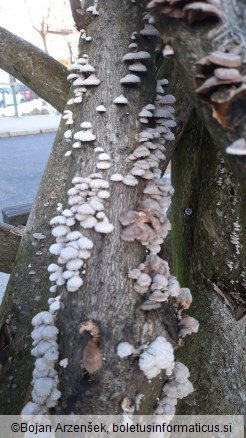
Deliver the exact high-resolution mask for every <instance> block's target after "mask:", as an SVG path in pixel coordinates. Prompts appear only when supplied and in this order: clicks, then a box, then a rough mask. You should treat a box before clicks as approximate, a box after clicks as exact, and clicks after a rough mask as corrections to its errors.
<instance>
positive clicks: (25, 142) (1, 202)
mask: <svg viewBox="0 0 246 438" xmlns="http://www.w3.org/2000/svg"><path fill="white" fill-rule="evenodd" d="M54 138H55V133H50V134H40V135H28V136H23V137H12V138H0V210H2V208H4V207H11V206H13V205H18V204H27V203H32V202H33V200H34V198H35V195H36V193H37V190H38V186H39V183H40V180H41V177H42V174H43V171H44V168H45V165H46V163H47V160H48V157H49V153H50V150H51V146H52V143H53V141H54ZM0 221H2V214H0Z"/></svg>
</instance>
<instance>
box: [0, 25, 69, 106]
mask: <svg viewBox="0 0 246 438" xmlns="http://www.w3.org/2000/svg"><path fill="white" fill-rule="evenodd" d="M0 66H1V68H2V69H3V70H6V71H7V72H8V73H9V74H11V75H12V76H14V77H15V78H17V79H19V80H20V81H21V82H23V84H26V85H27V86H28V87H30V88H31V89H32V90H33V91H34V92H35V93H37V94H38V95H39V96H40V97H41V98H42V99H44V100H46V101H47V102H49V103H50V104H51V105H52V106H54V107H55V108H56V109H57V110H58V111H60V112H62V111H63V110H64V107H65V105H66V101H67V96H68V93H69V83H68V81H67V79H66V77H67V72H66V68H65V67H64V66H63V65H62V64H61V63H60V62H58V61H56V60H55V59H54V58H52V57H51V56H49V55H47V54H46V53H45V52H43V51H42V50H40V49H38V48H37V47H36V46H34V45H33V44H31V43H28V42H27V41H25V40H23V39H22V38H19V37H17V36H16V35H14V34H13V33H11V32H9V31H8V30H6V29H4V28H3V27H0ZM51 90H52V92H51Z"/></svg>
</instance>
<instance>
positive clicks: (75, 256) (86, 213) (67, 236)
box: [48, 154, 114, 292]
mask: <svg viewBox="0 0 246 438" xmlns="http://www.w3.org/2000/svg"><path fill="white" fill-rule="evenodd" d="M101 155H106V154H101ZM102 158H103V159H106V158H108V156H107V157H104V156H103V157H102ZM101 162H104V161H101ZM72 184H73V187H72V188H70V189H69V190H68V206H69V208H66V209H65V210H63V211H61V214H60V215H58V216H55V217H54V218H53V219H51V221H50V224H51V226H53V229H52V235H53V236H54V237H55V238H56V243H55V244H52V245H51V247H50V252H51V254H53V255H56V256H58V260H57V263H58V264H55V263H51V264H50V265H49V267H48V271H49V272H50V273H51V274H50V277H49V278H50V280H51V281H53V282H55V283H56V286H61V285H64V284H65V283H66V287H67V290H68V291H69V292H75V291H77V290H78V289H79V288H80V286H82V284H83V280H82V278H81V277H80V269H81V268H82V267H83V268H84V264H85V263H86V260H87V259H88V258H89V257H90V250H91V249H92V248H93V242H92V241H91V240H90V239H88V238H87V237H85V236H84V235H83V234H82V232H81V231H77V230H76V231H72V230H71V227H72V226H74V225H76V224H78V223H79V225H80V227H81V228H83V229H92V228H94V229H95V231H97V232H98V233H103V234H107V233H111V232H112V231H113V230H114V226H113V225H112V224H111V223H110V222H109V219H108V217H107V215H106V213H105V212H104V209H105V207H104V200H107V199H108V198H109V196H110V193H109V192H108V188H109V183H108V181H106V180H104V179H103V178H102V175H101V174H100V173H94V174H90V175H89V177H86V178H82V177H78V176H77V177H74V178H73V180H72ZM55 290H56V288H55V287H54V286H52V290H51V291H52V292H53V291H55Z"/></svg>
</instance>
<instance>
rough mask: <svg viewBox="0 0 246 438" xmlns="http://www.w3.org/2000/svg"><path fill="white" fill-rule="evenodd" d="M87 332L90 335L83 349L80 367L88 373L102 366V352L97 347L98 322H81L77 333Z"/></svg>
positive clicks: (98, 337) (94, 371) (95, 371)
mask: <svg viewBox="0 0 246 438" xmlns="http://www.w3.org/2000/svg"><path fill="white" fill-rule="evenodd" d="M84 332H88V333H89V334H90V335H91V338H90V339H89V341H88V343H87V344H86V346H85V348H84V351H83V360H82V362H81V367H82V368H84V369H86V371H87V372H88V373H89V374H95V373H97V372H98V371H99V370H100V369H101V368H102V354H101V350H100V347H99V343H100V330H99V326H98V324H96V323H95V322H93V321H92V320H88V321H85V322H83V323H82V324H81V326H80V329H79V333H80V334H83V333H84Z"/></svg>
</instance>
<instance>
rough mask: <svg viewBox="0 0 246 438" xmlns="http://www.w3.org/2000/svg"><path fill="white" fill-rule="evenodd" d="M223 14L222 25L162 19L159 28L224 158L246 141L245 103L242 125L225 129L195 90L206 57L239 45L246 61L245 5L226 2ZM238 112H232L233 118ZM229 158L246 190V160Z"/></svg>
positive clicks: (223, 6) (189, 92) (193, 100)
mask: <svg viewBox="0 0 246 438" xmlns="http://www.w3.org/2000/svg"><path fill="white" fill-rule="evenodd" d="M235 4H236V5H237V8H236V6H235ZM222 10H223V11H224V17H223V20H224V21H223V22H220V23H218V24H212V23H211V24H210V22H209V21H207V22H206V23H204V22H203V23H201V24H199V25H193V26H189V25H187V24H186V23H183V22H181V21H180V20H175V19H172V18H166V17H163V15H159V22H158V26H159V30H160V32H161V36H162V38H163V40H164V42H168V41H169V42H170V41H171V43H172V46H173V48H174V51H175V58H176V60H177V62H178V63H179V67H180V68H179V73H180V78H182V81H183V83H184V86H185V88H186V91H187V93H188V94H189V97H190V99H191V100H192V102H193V103H194V106H195V107H196V109H197V112H198V114H199V116H200V117H201V119H202V121H203V122H204V124H205V126H206V127H207V129H208V131H209V132H210V134H211V136H212V137H213V139H214V141H215V143H216V144H217V145H218V147H219V149H220V151H221V152H222V153H223V154H224V153H225V148H226V147H227V146H229V145H230V144H231V143H232V142H233V141H235V140H237V139H239V138H246V123H245V121H246V111H245V103H243V102H241V103H240V108H241V112H243V111H242V110H244V115H243V117H242V119H241V121H240V123H239V124H238V125H237V126H235V124H233V123H232V124H231V126H230V128H228V129H225V128H223V127H222V126H221V125H220V124H219V123H218V122H217V120H215V119H214V118H213V115H212V107H211V106H210V105H209V104H208V103H206V102H204V101H203V100H201V99H200V97H199V96H198V95H197V94H196V93H195V87H194V74H195V72H196V62H197V61H198V60H199V59H200V58H202V57H203V56H206V55H207V54H209V53H210V52H212V51H215V50H223V49H225V47H235V46H237V45H238V47H240V50H241V55H242V59H245V57H246V36H245V33H243V29H244V26H243V17H245V11H244V6H243V4H242V3H240V2H239V1H235V2H233V3H232V2H231V1H228V0H222ZM240 13H241V16H240ZM237 109H238V108H237ZM237 109H235V108H234V109H233V110H231V111H230V112H231V114H230V116H232V115H233V112H235V111H237ZM225 155H226V159H227V161H228V162H229V164H230V167H231V169H232V170H233V172H234V173H235V175H236V177H237V178H238V180H239V181H240V183H241V184H243V185H244V186H246V157H245V156H240V157H236V156H229V155H227V154H225Z"/></svg>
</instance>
